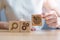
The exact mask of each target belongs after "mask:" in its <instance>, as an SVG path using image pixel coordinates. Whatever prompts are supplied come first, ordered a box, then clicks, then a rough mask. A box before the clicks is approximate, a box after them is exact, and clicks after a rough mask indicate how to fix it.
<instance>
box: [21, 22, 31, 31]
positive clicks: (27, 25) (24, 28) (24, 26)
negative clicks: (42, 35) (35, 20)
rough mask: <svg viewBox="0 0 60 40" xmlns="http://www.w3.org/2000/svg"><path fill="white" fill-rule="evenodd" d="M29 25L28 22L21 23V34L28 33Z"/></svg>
mask: <svg viewBox="0 0 60 40" xmlns="http://www.w3.org/2000/svg"><path fill="white" fill-rule="evenodd" d="M30 28H31V24H30V21H21V27H20V30H21V32H30V30H31V29H30Z"/></svg>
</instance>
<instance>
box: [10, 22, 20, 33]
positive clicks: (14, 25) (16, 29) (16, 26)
mask: <svg viewBox="0 0 60 40" xmlns="http://www.w3.org/2000/svg"><path fill="white" fill-rule="evenodd" d="M19 27H20V26H19V21H10V22H9V31H11V32H19Z"/></svg>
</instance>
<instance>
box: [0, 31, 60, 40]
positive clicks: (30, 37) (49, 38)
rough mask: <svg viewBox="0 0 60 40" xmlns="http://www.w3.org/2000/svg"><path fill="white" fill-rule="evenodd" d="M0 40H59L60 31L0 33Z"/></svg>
mask: <svg viewBox="0 0 60 40" xmlns="http://www.w3.org/2000/svg"><path fill="white" fill-rule="evenodd" d="M0 40H60V30H53V31H49V30H47V31H39V32H30V33H28V32H26V33H24V32H23V33H21V32H19V33H18V32H16V33H11V32H0Z"/></svg>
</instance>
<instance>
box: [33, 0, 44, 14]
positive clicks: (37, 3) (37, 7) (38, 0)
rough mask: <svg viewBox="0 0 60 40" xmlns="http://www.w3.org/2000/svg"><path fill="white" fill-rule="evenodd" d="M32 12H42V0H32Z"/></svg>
mask: <svg viewBox="0 0 60 40" xmlns="http://www.w3.org/2000/svg"><path fill="white" fill-rule="evenodd" d="M32 4H33V7H34V13H38V14H40V13H41V12H42V6H43V0H32Z"/></svg>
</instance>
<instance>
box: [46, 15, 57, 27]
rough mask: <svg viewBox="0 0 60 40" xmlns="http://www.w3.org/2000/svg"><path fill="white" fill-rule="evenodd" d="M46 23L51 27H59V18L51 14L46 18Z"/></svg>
mask: <svg viewBox="0 0 60 40" xmlns="http://www.w3.org/2000/svg"><path fill="white" fill-rule="evenodd" d="M45 19H46V23H47V25H48V26H49V27H56V25H57V17H56V15H55V14H49V15H46V16H45Z"/></svg>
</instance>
